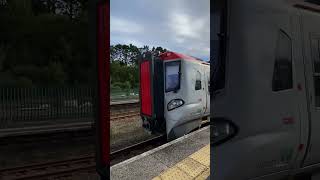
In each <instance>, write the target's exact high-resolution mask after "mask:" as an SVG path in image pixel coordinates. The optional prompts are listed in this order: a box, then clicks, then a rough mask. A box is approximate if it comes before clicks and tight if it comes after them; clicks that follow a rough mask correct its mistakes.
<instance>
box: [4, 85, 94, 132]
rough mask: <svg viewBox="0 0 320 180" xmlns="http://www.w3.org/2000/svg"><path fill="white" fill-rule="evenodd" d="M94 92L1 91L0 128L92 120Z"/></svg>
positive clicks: (82, 90)
mask: <svg viewBox="0 0 320 180" xmlns="http://www.w3.org/2000/svg"><path fill="white" fill-rule="evenodd" d="M93 97H94V89H93V88H89V87H85V88H0V129H3V128H12V127H25V126H30V125H39V124H41V123H44V124H46V125H47V124H51V123H52V124H56V123H57V122H58V121H60V122H63V123H66V122H74V121H77V122H79V121H90V120H92V116H93V107H92V106H93Z"/></svg>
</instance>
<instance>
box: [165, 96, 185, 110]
mask: <svg viewBox="0 0 320 180" xmlns="http://www.w3.org/2000/svg"><path fill="white" fill-rule="evenodd" d="M183 104H184V101H183V100H182V99H173V100H171V101H170V102H169V103H168V105H167V109H168V111H171V110H173V109H176V108H178V107H180V106H182V105H183Z"/></svg>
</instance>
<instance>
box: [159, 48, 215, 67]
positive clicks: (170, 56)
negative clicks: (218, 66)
mask: <svg viewBox="0 0 320 180" xmlns="http://www.w3.org/2000/svg"><path fill="white" fill-rule="evenodd" d="M159 56H160V58H161V59H162V60H163V61H167V60H173V59H183V60H191V61H196V62H199V63H202V64H205V65H210V63H208V62H206V61H204V60H202V59H199V58H196V57H192V56H188V55H184V54H180V53H177V52H171V51H168V52H164V53H161V54H160V55H159Z"/></svg>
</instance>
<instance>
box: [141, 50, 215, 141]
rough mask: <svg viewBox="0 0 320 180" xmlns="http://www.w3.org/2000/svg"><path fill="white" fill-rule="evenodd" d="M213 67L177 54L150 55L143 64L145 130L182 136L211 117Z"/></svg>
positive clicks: (142, 86) (142, 87)
mask: <svg viewBox="0 0 320 180" xmlns="http://www.w3.org/2000/svg"><path fill="white" fill-rule="evenodd" d="M209 78H210V64H209V63H207V62H205V61H202V60H199V59H197V58H194V57H190V56H186V55H183V54H179V53H175V52H165V53H162V54H160V55H158V56H154V55H152V53H150V52H147V53H144V54H143V57H142V59H141V61H140V103H141V117H142V121H143V127H144V128H146V129H148V130H149V131H152V132H160V133H166V134H167V138H168V139H169V140H170V139H174V138H177V137H180V136H182V135H184V134H187V133H189V132H190V131H192V130H194V129H196V128H198V127H199V126H200V125H201V120H202V119H203V118H205V117H208V116H209V115H210V92H209V84H210V79H209Z"/></svg>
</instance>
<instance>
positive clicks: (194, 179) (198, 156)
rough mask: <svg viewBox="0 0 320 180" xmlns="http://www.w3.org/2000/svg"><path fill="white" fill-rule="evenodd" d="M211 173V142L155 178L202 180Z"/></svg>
mask: <svg viewBox="0 0 320 180" xmlns="http://www.w3.org/2000/svg"><path fill="white" fill-rule="evenodd" d="M209 175H210V144H208V145H206V146H205V147H203V148H201V149H200V150H198V151H197V152H195V153H193V154H191V155H190V156H189V157H187V158H185V159H184V160H182V161H181V162H179V163H177V164H175V165H174V166H172V167H170V168H169V169H167V170H165V171H164V172H162V173H161V174H160V175H159V176H157V177H155V178H153V180H180V179H181V180H189V179H190V180H200V179H207V178H208V177H209Z"/></svg>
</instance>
